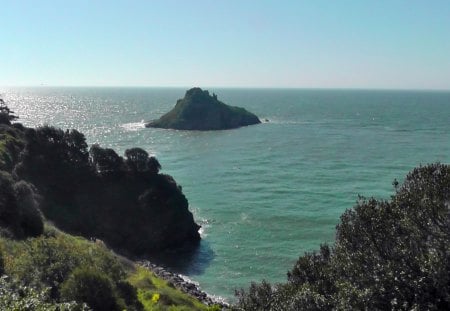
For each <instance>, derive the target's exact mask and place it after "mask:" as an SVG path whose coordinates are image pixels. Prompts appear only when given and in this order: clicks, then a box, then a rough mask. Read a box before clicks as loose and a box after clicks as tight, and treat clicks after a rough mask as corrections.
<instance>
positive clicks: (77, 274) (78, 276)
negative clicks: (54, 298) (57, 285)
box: [61, 268, 119, 311]
mask: <svg viewBox="0 0 450 311" xmlns="http://www.w3.org/2000/svg"><path fill="white" fill-rule="evenodd" d="M61 297H62V298H63V299H64V300H66V301H73V300H75V301H77V302H85V303H87V304H88V306H89V307H91V308H92V309H93V310H94V311H103V310H104V311H114V310H119V307H118V305H117V302H116V298H115V296H114V291H113V286H112V283H111V281H110V280H109V279H108V278H107V277H106V276H104V275H103V274H101V273H100V272H98V271H97V270H92V269H89V268H78V269H76V270H75V271H74V272H73V273H72V275H70V276H69V278H68V279H67V280H66V281H65V282H64V283H63V285H62V287H61Z"/></svg>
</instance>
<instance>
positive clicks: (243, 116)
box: [146, 88, 261, 131]
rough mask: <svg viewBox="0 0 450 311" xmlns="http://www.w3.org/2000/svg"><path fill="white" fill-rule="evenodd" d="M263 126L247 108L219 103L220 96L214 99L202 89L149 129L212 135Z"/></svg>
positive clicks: (197, 90)
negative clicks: (240, 128) (211, 131)
mask: <svg viewBox="0 0 450 311" xmlns="http://www.w3.org/2000/svg"><path fill="white" fill-rule="evenodd" d="M259 123H261V121H260V120H259V119H258V117H257V116H256V115H254V114H253V113H251V112H249V111H247V110H245V109H244V108H240V107H233V106H229V105H226V104H224V103H223V102H221V101H219V100H218V99H217V95H215V94H213V95H210V94H209V92H208V91H203V90H202V89H201V88H192V89H190V90H188V91H187V92H186V95H185V96H184V98H182V99H179V100H178V101H177V104H176V105H175V107H174V108H173V109H172V110H171V111H169V112H168V113H166V114H165V115H163V116H162V117H161V118H159V119H158V120H154V121H151V122H149V123H147V124H146V127H156V128H165V129H177V130H199V131H209V130H226V129H233V128H238V127H242V126H248V125H253V124H259Z"/></svg>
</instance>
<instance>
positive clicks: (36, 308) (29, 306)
mask: <svg viewBox="0 0 450 311" xmlns="http://www.w3.org/2000/svg"><path fill="white" fill-rule="evenodd" d="M0 310H5V311H6V310H18V311H19V310H20V311H22V310H24V311H25V310H27V311H28V310H29V311H89V308H88V307H87V305H86V304H82V303H77V302H74V301H71V302H65V303H57V302H54V301H52V300H51V299H50V297H49V295H48V290H41V291H39V290H36V289H34V288H33V287H29V286H24V285H23V284H20V283H19V282H17V281H13V280H11V279H10V278H9V277H6V276H3V277H0Z"/></svg>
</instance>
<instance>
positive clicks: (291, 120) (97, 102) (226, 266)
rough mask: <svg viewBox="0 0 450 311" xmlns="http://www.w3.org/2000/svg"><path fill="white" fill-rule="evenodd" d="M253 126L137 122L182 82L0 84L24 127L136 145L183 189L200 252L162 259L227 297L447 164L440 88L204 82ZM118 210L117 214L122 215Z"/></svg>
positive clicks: (281, 271) (445, 102) (279, 277)
mask: <svg viewBox="0 0 450 311" xmlns="http://www.w3.org/2000/svg"><path fill="white" fill-rule="evenodd" d="M207 89H208V90H209V91H210V93H211V94H212V92H214V93H215V94H217V95H218V98H219V100H221V101H223V102H225V103H227V104H229V105H233V106H240V107H244V108H246V109H247V110H249V111H251V112H253V113H255V114H256V115H258V116H259V117H260V119H261V120H263V123H262V124H259V125H253V126H248V127H243V128H239V129H233V130H224V131H207V132H199V131H177V130H166V129H154V128H145V127H144V124H145V122H147V121H150V120H153V119H156V118H159V117H160V116H161V115H162V114H164V113H165V112H167V111H169V110H170V109H171V108H172V107H173V106H174V105H175V103H176V101H177V99H179V98H182V97H183V96H184V93H185V91H186V90H187V88H146V87H139V88H133V87H127V88H116V87H111V88H97V87H96V88H89V87H88V88H86V87H67V88H60V87H58V88H56V87H36V88H0V94H1V96H2V98H3V99H4V100H5V102H6V103H7V105H8V106H9V107H10V108H11V109H12V110H13V111H14V112H15V113H16V114H17V115H18V116H19V117H20V119H19V121H20V122H22V123H23V124H24V125H26V126H32V127H35V126H40V125H44V124H48V125H52V126H56V127H60V128H62V129H77V130H79V131H81V132H82V133H84V134H85V136H86V139H87V142H88V143H89V144H94V143H98V144H100V145H101V146H103V147H108V148H114V149H115V150H116V151H117V152H118V154H120V155H123V153H124V151H125V150H126V149H128V148H131V147H141V148H143V149H145V150H147V151H148V152H149V153H150V154H151V155H154V156H156V157H157V158H158V160H159V162H160V163H161V165H162V173H165V174H170V175H172V176H173V177H174V178H175V180H176V181H177V182H178V183H179V184H180V185H181V186H182V189H183V192H184V194H185V195H186V197H187V199H188V201H189V205H190V210H191V211H192V213H193V214H194V218H195V220H196V221H197V223H199V224H200V225H201V226H202V228H201V236H202V242H201V245H200V248H199V249H198V250H197V251H196V252H194V253H193V254H190V255H189V256H183V255H180V254H178V253H173V254H172V255H168V256H167V257H166V260H165V262H164V263H163V264H166V265H168V266H169V268H171V269H173V270H174V271H175V272H178V273H182V274H183V275H185V276H187V277H188V278H190V279H191V280H193V281H194V282H197V283H198V284H199V285H200V287H201V288H202V289H203V290H205V291H206V292H208V293H209V294H211V295H215V296H217V297H222V298H224V299H226V300H228V301H233V299H234V298H233V297H234V292H235V290H236V289H239V288H247V287H248V286H249V285H250V283H251V282H252V281H255V282H259V281H261V280H263V279H265V280H267V281H270V282H272V283H277V282H283V281H285V280H286V273H287V272H288V271H289V270H290V269H292V267H293V265H294V263H295V261H296V259H297V258H298V257H299V256H301V255H302V254H304V253H305V252H311V251H314V250H317V249H318V248H319V247H320V244H322V243H330V244H332V243H333V241H334V237H335V227H336V225H337V224H338V223H339V217H340V215H341V214H342V213H343V212H344V211H345V210H346V209H349V208H352V207H353V206H354V205H355V204H356V202H357V200H358V196H359V195H362V196H365V197H375V198H378V199H386V200H388V199H389V198H390V196H391V195H392V194H393V193H394V188H393V186H392V182H393V181H394V179H397V180H398V181H399V182H401V181H402V180H403V179H404V177H405V175H406V174H407V173H408V172H409V171H410V170H412V169H413V168H414V167H417V166H419V165H425V164H427V163H433V162H441V163H450V92H449V91H400V90H398V91H396V90H332V89H330V90H328V89H244V88H236V89H234V88H207ZM124 217H126V215H124Z"/></svg>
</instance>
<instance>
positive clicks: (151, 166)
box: [125, 148, 161, 174]
mask: <svg viewBox="0 0 450 311" xmlns="http://www.w3.org/2000/svg"><path fill="white" fill-rule="evenodd" d="M125 157H126V160H125V163H126V165H127V166H128V168H129V169H130V170H131V171H132V172H150V173H151V174H158V172H159V170H160V169H161V164H159V162H158V160H157V159H156V158H155V157H149V155H148V153H147V151H145V150H143V149H141V148H131V149H127V150H125Z"/></svg>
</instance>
